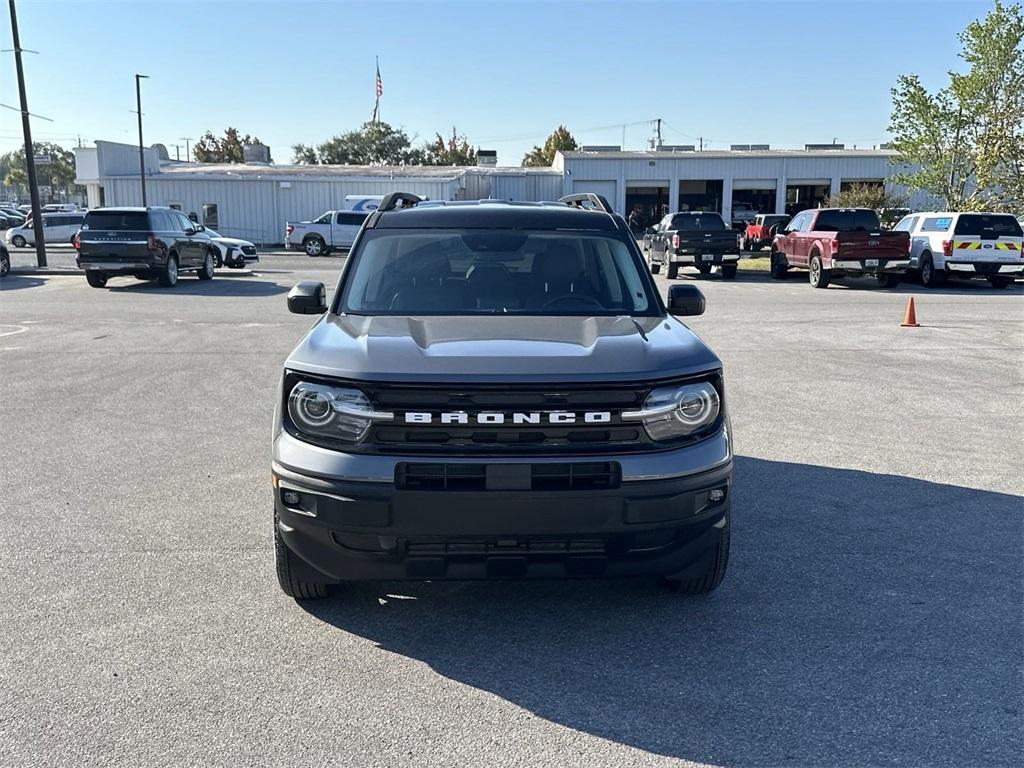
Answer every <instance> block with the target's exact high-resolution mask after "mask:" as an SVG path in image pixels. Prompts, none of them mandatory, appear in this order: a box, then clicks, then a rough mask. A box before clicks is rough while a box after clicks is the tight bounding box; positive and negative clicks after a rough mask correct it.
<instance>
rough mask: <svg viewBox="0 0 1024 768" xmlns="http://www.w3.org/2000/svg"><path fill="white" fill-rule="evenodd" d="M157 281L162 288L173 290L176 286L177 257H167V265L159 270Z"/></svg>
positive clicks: (172, 255)
mask: <svg viewBox="0 0 1024 768" xmlns="http://www.w3.org/2000/svg"><path fill="white" fill-rule="evenodd" d="M157 281H158V282H159V283H160V286H161V287H163V288H173V287H174V286H176V285H177V284H178V257H177V256H175V255H174V254H173V253H172V254H171V255H170V256H168V257H167V263H166V264H164V267H163V269H161V270H160V274H159V275H158V276H157Z"/></svg>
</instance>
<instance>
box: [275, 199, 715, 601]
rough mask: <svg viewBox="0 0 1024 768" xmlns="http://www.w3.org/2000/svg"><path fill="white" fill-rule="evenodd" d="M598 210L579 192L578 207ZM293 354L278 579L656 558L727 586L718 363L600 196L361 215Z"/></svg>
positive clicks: (530, 570) (296, 296)
mask: <svg viewBox="0 0 1024 768" xmlns="http://www.w3.org/2000/svg"><path fill="white" fill-rule="evenodd" d="M588 206H590V207H591V208H592V209H591V210H587V209H586V208H587V207H588ZM288 306H289V309H291V311H293V312H297V313H301V314H322V317H321V318H320V319H319V320H318V321H317V322H316V324H315V325H314V326H313V327H312V328H311V329H310V330H309V332H308V333H307V334H306V335H305V337H304V338H303V339H302V341H301V342H299V345H298V346H297V347H296V348H295V350H294V351H293V352H292V353H291V355H290V356H289V357H288V359H287V361H286V362H285V365H284V373H283V376H282V380H281V388H280V392H279V396H278V400H277V409H276V414H275V421H274V424H275V427H274V435H273V473H272V479H273V486H274V536H275V548H276V558H277V573H278V578H279V581H280V585H281V587H282V589H283V590H284V591H285V592H286V593H287V594H289V595H291V596H293V597H295V598H314V597H323V596H325V595H326V594H327V593H328V590H329V587H330V586H331V585H333V584H338V583H341V582H344V581H348V580H359V579H385V580H390V579H476V578H535V577H536V578H550V577H566V576H568V577H582V576H626V575H637V574H658V575H660V576H662V577H663V578H664V579H665V580H666V581H667V582H668V583H669V584H670V585H671V586H673V587H675V588H676V589H677V590H679V591H681V592H686V593H702V592H709V591H711V590H712V589H714V588H715V587H717V586H718V584H719V583H720V582H721V580H722V577H723V576H724V574H725V569H726V564H727V562H728V555H729V508H730V495H731V494H730V484H731V478H732V462H733V459H732V448H731V442H730V440H731V438H730V430H729V422H728V417H727V413H726V408H725V393H724V389H723V383H722V382H723V379H722V364H721V362H720V360H719V359H718V358H717V357H716V356H715V355H714V353H713V352H712V351H711V350H710V349H708V347H707V346H705V345H704V343H703V342H701V340H700V339H699V338H697V336H696V335H695V334H694V333H693V332H692V331H691V330H690V329H689V328H687V327H686V326H685V325H684V324H683V323H682V322H680V321H679V320H678V319H677V317H676V316H678V315H697V314H701V313H702V312H703V311H704V297H703V296H702V295H701V293H700V291H699V290H698V289H697V288H696V287H695V286H692V285H673V286H671V287H670V289H669V292H668V307H666V306H665V304H664V303H663V302H662V299H661V297H660V295H659V293H658V290H657V288H656V286H655V284H654V281H653V280H652V278H651V276H650V275H649V274H648V272H647V270H646V268H645V265H644V262H643V259H642V257H641V255H640V252H639V250H638V249H637V245H636V242H635V240H634V239H633V236H632V235H631V234H630V231H629V229H628V227H627V226H626V223H625V221H623V220H622V218H621V217H619V216H617V215H615V214H612V213H611V212H610V209H609V206H608V204H607V202H606V201H605V200H604V199H603V198H600V197H598V196H596V195H573V196H570V197H568V198H563V200H562V201H560V202H558V203H501V202H495V201H480V202H457V203H433V202H422V201H420V200H419V199H418V198H416V197H415V196H412V195H406V194H401V193H396V194H393V195H390V196H389V197H387V198H385V199H384V201H383V202H382V203H381V206H380V208H378V210H377V211H376V212H374V213H373V214H371V215H370V217H369V218H368V219H367V221H366V222H365V224H364V225H363V227H362V229H361V231H360V232H359V234H358V236H357V238H356V240H355V243H354V244H353V246H352V251H351V254H350V256H349V258H348V260H347V261H346V263H345V266H344V269H343V272H342V275H341V279H340V283H339V285H338V288H337V291H336V292H335V294H334V297H333V300H332V301H331V303H330V305H329V306H328V303H327V301H326V291H325V288H324V285H323V283H318V282H312V281H308V282H302V283H299V284H298V285H296V286H295V287H294V288H293V289H292V291H291V293H290V294H289V297H288Z"/></svg>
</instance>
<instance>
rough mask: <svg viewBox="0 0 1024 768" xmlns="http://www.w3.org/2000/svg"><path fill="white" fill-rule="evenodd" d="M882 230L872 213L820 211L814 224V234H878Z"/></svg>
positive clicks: (876, 217)
mask: <svg viewBox="0 0 1024 768" xmlns="http://www.w3.org/2000/svg"><path fill="white" fill-rule="evenodd" d="M881 228H882V224H881V222H879V220H878V214H877V213H875V212H874V211H867V210H859V209H858V210H852V211H828V210H826V211H822V212H821V213H819V214H818V220H817V221H816V222H814V230H815V231H816V232H878V231H879V230H880V229H881Z"/></svg>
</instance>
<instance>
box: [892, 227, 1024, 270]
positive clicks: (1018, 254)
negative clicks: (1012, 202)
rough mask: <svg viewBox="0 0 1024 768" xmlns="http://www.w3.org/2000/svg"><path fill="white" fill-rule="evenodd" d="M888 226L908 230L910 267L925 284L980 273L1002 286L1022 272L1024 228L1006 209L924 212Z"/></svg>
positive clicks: (902, 230) (1023, 266) (1023, 265)
mask: <svg viewBox="0 0 1024 768" xmlns="http://www.w3.org/2000/svg"><path fill="white" fill-rule="evenodd" d="M893 229H894V230H897V231H900V232H909V233H910V268H911V269H913V270H917V271H918V272H919V273H920V274H921V283H922V284H923V285H924V286H926V287H928V288H933V287H935V286H938V285H942V284H943V283H944V282H945V281H946V278H948V277H963V278H971V277H984V278H986V279H987V280H988V281H989V283H991V284H992V286H993V287H994V288H1005V287H1006V286H1008V285H1009V284H1010V283H1012V282H1013V279H1014V278H1015V277H1021V276H1022V275H1024V232H1022V230H1021V225H1020V223H1019V222H1018V221H1017V219H1016V218H1014V217H1013V216H1011V215H1010V214H1008V213H957V212H953V211H926V212H923V213H912V214H910V215H909V216H904V217H903V218H902V219H900V222H899V224H897V225H896V226H895V227H893Z"/></svg>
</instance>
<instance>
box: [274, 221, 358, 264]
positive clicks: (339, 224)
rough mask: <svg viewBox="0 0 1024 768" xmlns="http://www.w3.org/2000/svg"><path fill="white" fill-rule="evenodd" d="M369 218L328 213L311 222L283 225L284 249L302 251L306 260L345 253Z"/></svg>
mask: <svg viewBox="0 0 1024 768" xmlns="http://www.w3.org/2000/svg"><path fill="white" fill-rule="evenodd" d="M369 215H370V214H369V213H367V212H366V211H327V212H326V213H324V214H323V215H322V216H320V217H318V218H316V219H314V220H313V221H295V222H292V221H289V222H285V227H284V232H285V234H284V247H285V248H286V249H288V250H291V249H293V248H295V249H298V248H301V249H302V250H304V251H305V252H306V255H307V256H326V255H327V254H329V253H330V252H331V251H332V250H341V251H347V250H348V249H349V248H351V247H352V241H353V240H355V239H356V235H357V234H358V233H359V228H360V227H361V226H362V225H363V222H364V221H366V217H367V216H369Z"/></svg>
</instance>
